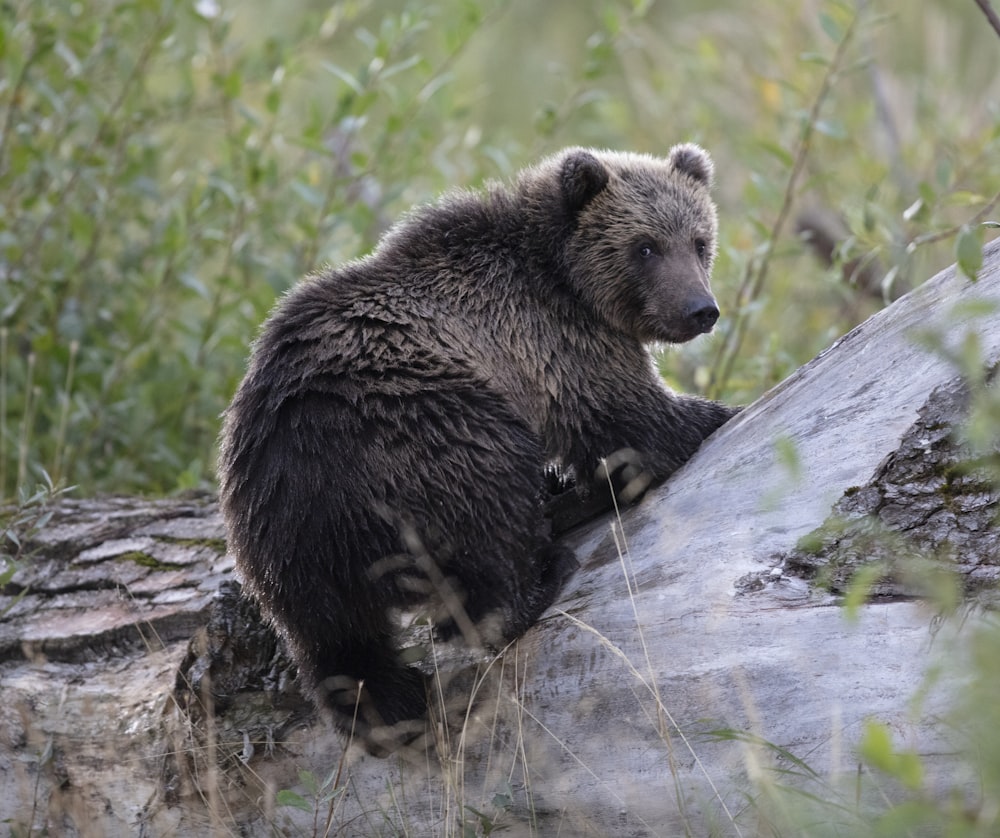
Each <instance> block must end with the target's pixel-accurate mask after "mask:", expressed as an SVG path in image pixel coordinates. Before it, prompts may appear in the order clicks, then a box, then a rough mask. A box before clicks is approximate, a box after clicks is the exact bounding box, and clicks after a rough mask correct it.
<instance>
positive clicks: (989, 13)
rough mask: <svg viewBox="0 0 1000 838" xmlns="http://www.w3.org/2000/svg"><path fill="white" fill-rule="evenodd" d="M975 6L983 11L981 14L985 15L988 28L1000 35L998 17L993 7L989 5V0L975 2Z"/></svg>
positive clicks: (999, 19) (999, 20)
mask: <svg viewBox="0 0 1000 838" xmlns="http://www.w3.org/2000/svg"><path fill="white" fill-rule="evenodd" d="M976 5H977V6H979V8H980V9H982V10H983V14H984V15H986V19H987V20H988V21H989V22H990V26H992V27H993V31H994V32H996V33H997V35H1000V17H998V16H997V13H996V12H995V11H994V10H993V6H991V5H990V0H976Z"/></svg>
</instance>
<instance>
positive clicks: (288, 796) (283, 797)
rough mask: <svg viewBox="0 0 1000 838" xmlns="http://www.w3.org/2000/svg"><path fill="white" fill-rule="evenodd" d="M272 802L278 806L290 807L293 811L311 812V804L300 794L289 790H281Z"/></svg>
mask: <svg viewBox="0 0 1000 838" xmlns="http://www.w3.org/2000/svg"><path fill="white" fill-rule="evenodd" d="M274 802H275V803H277V804H278V805H279V806H291V807H292V808H293V809H301V810H302V811H303V812H312V810H313V807H312V804H311V803H310V802H309V801H308V800H306V799H305V798H304V797H303V796H302V795H301V794H296V793H295V792H294V791H291V790H290V789H282V790H281V791H279V792H278V793H277V794H276V795H275V796H274Z"/></svg>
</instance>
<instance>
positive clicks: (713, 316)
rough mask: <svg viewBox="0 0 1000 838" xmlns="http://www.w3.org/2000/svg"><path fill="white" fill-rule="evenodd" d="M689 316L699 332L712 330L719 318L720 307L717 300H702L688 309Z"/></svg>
mask: <svg viewBox="0 0 1000 838" xmlns="http://www.w3.org/2000/svg"><path fill="white" fill-rule="evenodd" d="M687 317H688V320H689V321H690V322H691V323H692V324H693V325H694V327H695V328H696V329H697V330H698V333H699V334H701V333H703V332H710V331H712V327H713V326H714V325H715V321H716V320H718V319H719V307H718V306H717V305H716V304H715V300H707V301H700V302H698V303H695V304H694V305H692V306H691V307H690V308H689V309H688V313H687Z"/></svg>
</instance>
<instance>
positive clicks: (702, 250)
mask: <svg viewBox="0 0 1000 838" xmlns="http://www.w3.org/2000/svg"><path fill="white" fill-rule="evenodd" d="M694 249H695V252H696V253H697V254H698V258H699V259H704V258H705V256H706V255H708V242H707V241H705V240H704V239H695V240H694Z"/></svg>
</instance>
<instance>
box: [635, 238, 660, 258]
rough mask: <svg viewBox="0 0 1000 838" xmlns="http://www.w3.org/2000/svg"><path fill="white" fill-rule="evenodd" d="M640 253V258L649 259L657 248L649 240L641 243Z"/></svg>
mask: <svg viewBox="0 0 1000 838" xmlns="http://www.w3.org/2000/svg"><path fill="white" fill-rule="evenodd" d="M638 253H639V258H640V259H649V258H650V257H651V256H652V255H653V254H654V253H656V249H655V248H654V247H653V245H651V244H650V243H649V242H643V243H642V244H640V245H639V250H638Z"/></svg>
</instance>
